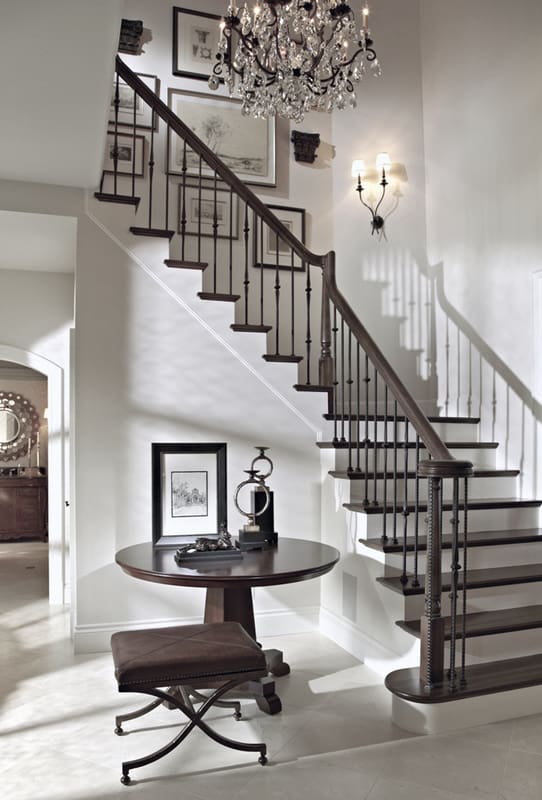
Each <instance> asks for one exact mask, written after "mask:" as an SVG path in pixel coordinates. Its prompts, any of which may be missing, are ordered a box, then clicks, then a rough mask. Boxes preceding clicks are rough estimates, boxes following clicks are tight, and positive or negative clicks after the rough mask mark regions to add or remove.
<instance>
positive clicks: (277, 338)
mask: <svg viewBox="0 0 542 800" xmlns="http://www.w3.org/2000/svg"><path fill="white" fill-rule="evenodd" d="M275 241H276V244H275V286H274V289H275V355H276V356H278V355H279V354H280V271H279V264H280V257H279V236H278V234H277V235H276V237H275Z"/></svg>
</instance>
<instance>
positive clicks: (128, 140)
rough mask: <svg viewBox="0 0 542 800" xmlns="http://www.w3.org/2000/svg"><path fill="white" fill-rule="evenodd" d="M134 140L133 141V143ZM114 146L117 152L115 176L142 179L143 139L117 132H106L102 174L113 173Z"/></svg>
mask: <svg viewBox="0 0 542 800" xmlns="http://www.w3.org/2000/svg"><path fill="white" fill-rule="evenodd" d="M134 140H135V141H134ZM115 145H116V151H117V175H129V176H130V177H131V176H132V174H133V175H135V176H136V177H143V172H144V159H145V137H144V136H133V135H132V134H131V133H120V132H119V131H117V134H116V136H115V133H114V132H113V131H108V132H107V139H106V143H105V157H104V172H107V173H112V174H114V172H115Z"/></svg>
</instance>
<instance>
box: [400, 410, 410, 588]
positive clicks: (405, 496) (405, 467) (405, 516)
mask: <svg viewBox="0 0 542 800" xmlns="http://www.w3.org/2000/svg"><path fill="white" fill-rule="evenodd" d="M404 419H405V421H404V422H403V425H404V463H403V483H404V486H403V571H402V574H401V583H402V584H403V586H405V585H406V584H407V583H408V578H407V534H408V445H409V441H408V419H407V418H406V417H405V418H404Z"/></svg>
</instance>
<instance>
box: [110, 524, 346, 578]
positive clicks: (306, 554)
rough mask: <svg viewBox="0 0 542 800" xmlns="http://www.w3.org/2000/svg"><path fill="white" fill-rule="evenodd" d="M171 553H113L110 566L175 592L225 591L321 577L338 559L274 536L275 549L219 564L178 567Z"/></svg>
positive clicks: (316, 546)
mask: <svg viewBox="0 0 542 800" xmlns="http://www.w3.org/2000/svg"><path fill="white" fill-rule="evenodd" d="M176 549H177V548H176V547H154V546H153V544H152V542H145V543H143V544H134V545H131V546H130V547H125V548H124V549H123V550H119V551H118V553H117V554H116V556H115V561H116V562H117V564H119V566H120V567H122V569H123V570H124V572H126V573H127V574H128V575H131V576H132V577H134V578H140V579H141V580H146V581H152V582H154V583H167V584H173V585H176V586H201V587H206V588H209V587H217V588H229V587H232V586H236V587H241V586H247V587H248V586H276V585H278V584H282V583H295V582H297V581H303V580H309V579H310V578H317V577H319V576H320V575H325V574H326V572H330V570H331V569H333V567H334V565H335V564H336V563H337V561H338V560H339V558H340V553H339V551H338V550H337V549H336V548H335V547H331V546H330V545H327V544H321V543H320V542H313V541H305V540H303V539H290V538H287V537H283V536H279V540H278V545H277V547H273V548H271V549H269V550H251V551H248V552H245V553H243V558H240V559H231V560H224V561H210V562H208V563H206V562H205V561H204V560H203V559H201V560H199V559H198V560H197V561H195V562H191V563H186V564H183V565H182V566H179V565H178V564H177V563H176V561H175V559H174V555H175V550H176Z"/></svg>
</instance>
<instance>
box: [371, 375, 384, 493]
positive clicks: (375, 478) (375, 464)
mask: <svg viewBox="0 0 542 800" xmlns="http://www.w3.org/2000/svg"><path fill="white" fill-rule="evenodd" d="M373 380H374V387H373V388H374V426H373V440H374V450H373V505H374V506H377V505H378V500H377V487H378V460H379V452H378V448H377V446H376V443H377V442H378V372H377V369H376V367H375V368H374V376H373ZM384 480H385V479H384Z"/></svg>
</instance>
